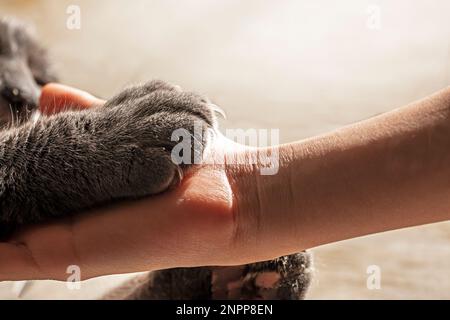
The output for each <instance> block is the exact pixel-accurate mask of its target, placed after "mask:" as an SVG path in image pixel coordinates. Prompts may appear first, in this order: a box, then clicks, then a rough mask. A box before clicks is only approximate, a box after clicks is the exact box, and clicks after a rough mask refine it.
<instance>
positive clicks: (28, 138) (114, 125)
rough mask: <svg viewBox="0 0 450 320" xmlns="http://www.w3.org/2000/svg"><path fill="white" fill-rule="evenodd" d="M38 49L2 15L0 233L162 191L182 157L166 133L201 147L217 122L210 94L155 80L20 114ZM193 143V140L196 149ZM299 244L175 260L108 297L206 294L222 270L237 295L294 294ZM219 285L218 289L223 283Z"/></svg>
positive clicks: (28, 99) (30, 90)
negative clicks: (81, 103) (244, 257)
mask: <svg viewBox="0 0 450 320" xmlns="http://www.w3.org/2000/svg"><path fill="white" fill-rule="evenodd" d="M55 79H56V77H54V75H53V73H52V71H51V66H50V64H49V62H48V58H47V55H46V52H45V49H43V48H42V47H41V46H40V45H39V44H38V42H37V41H36V40H35V38H34V37H33V35H32V32H31V31H30V29H29V28H28V27H27V26H26V25H24V24H22V23H20V22H17V21H15V20H12V19H0V123H6V124H8V126H7V127H5V129H4V130H0V236H3V237H7V236H8V234H9V233H10V232H12V231H13V230H14V229H16V228H17V227H20V226H22V225H29V224H34V223H40V222H43V221H46V220H48V219H51V218H56V217H64V216H67V215H72V214H76V213H78V212H81V211H84V210H87V209H90V208H93V207H97V206H101V205H108V204H111V203H114V202H116V201H119V200H123V199H135V198H141V197H145V196H150V195H154V194H157V193H160V192H163V191H165V190H167V189H168V188H170V187H171V186H172V185H175V184H177V182H178V181H179V179H181V178H182V172H183V171H185V170H188V169H189V165H188V164H181V165H180V166H178V165H176V164H174V162H173V161H172V160H171V157H170V153H171V150H172V148H173V147H174V145H175V144H176V143H177V142H173V141H171V135H172V132H173V131H174V130H176V129H179V128H184V129H186V130H188V131H189V132H190V133H191V134H192V135H194V134H196V135H195V136H194V138H195V139H193V140H192V141H194V140H196V141H197V142H199V145H197V146H196V149H195V150H194V145H193V144H191V145H189V147H190V148H191V149H192V151H193V152H192V154H195V152H199V153H200V154H201V153H202V152H203V148H204V147H205V146H206V145H207V143H208V142H209V141H208V140H209V139H210V136H209V135H205V134H203V135H198V134H197V133H198V132H195V131H194V124H198V123H200V124H201V127H202V129H203V132H205V131H206V130H207V129H215V128H216V120H215V115H214V112H213V109H212V108H211V106H210V104H209V101H208V100H207V99H206V98H204V97H202V96H200V95H197V94H195V93H191V92H184V91H181V90H180V89H179V88H178V87H175V86H172V85H170V84H168V83H165V82H162V81H151V82H148V83H146V84H143V85H138V86H132V87H130V88H127V89H125V90H124V91H122V92H121V93H119V94H118V95H117V96H115V97H113V98H112V99H110V100H109V101H108V102H107V103H106V104H105V105H104V106H98V107H95V108H92V109H90V110H86V111H81V112H71V111H66V112H63V113H60V114H58V115H54V116H51V117H41V118H39V119H38V120H36V121H27V120H28V119H29V118H30V113H31V112H33V111H34V110H36V108H37V101H38V97H39V93H40V86H42V85H44V84H46V83H48V82H50V81H54V80H55ZM198 147H200V149H198ZM310 263H311V259H310V256H309V255H308V254H307V253H300V254H296V255H292V256H288V257H282V258H279V259H276V260H273V261H270V262H261V263H255V264H250V265H247V266H243V267H227V268H190V269H189V268H181V269H170V270H163V271H157V272H152V273H150V275H149V276H145V277H144V278H142V279H143V280H141V281H138V280H134V281H133V282H132V283H131V285H130V284H128V285H126V286H124V287H123V288H121V289H118V291H117V292H114V293H112V295H111V296H110V297H121V298H133V299H169V298H170V299H172V298H176V299H212V298H214V297H215V296H214V290H219V291H221V292H222V291H223V290H228V286H227V283H224V284H220V285H218V284H217V283H216V284H214V281H215V280H214V279H215V278H216V276H217V275H220V274H222V273H224V274H229V273H230V271H231V272H232V273H233V272H237V273H236V279H234V280H233V281H235V282H236V281H238V282H239V283H242V284H243V286H242V291H239V298H248V299H253V298H264V297H272V298H279V299H299V298H302V297H303V296H304V293H305V292H306V289H307V287H308V285H309V282H310V273H308V272H307V270H308V269H309V267H310ZM272 271H273V272H276V273H278V274H279V275H280V281H279V282H277V283H276V284H274V287H273V288H272V289H271V291H270V290H269V291H270V294H269V291H267V288H265V289H264V290H266V291H264V292H262V291H261V288H259V287H258V286H255V279H256V277H257V275H258V274H260V273H264V272H272ZM221 287H224V288H221Z"/></svg>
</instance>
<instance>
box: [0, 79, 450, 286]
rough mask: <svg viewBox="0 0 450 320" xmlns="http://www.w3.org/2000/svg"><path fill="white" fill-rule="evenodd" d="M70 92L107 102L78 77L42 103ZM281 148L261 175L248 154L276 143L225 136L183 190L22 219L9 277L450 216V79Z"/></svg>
mask: <svg viewBox="0 0 450 320" xmlns="http://www.w3.org/2000/svg"><path fill="white" fill-rule="evenodd" d="M61 101H64V103H61ZM68 102H69V104H70V105H74V106H75V105H78V106H79V107H80V108H86V107H89V106H91V105H93V104H98V103H101V101H100V100H98V99H97V98H94V97H92V96H89V95H87V94H86V93H83V92H80V91H74V90H72V89H71V88H68V87H63V86H60V85H54V84H51V85H48V86H47V87H45V88H44V90H43V93H42V97H41V108H42V109H43V110H47V111H44V112H46V113H52V112H57V111H58V109H59V108H61V106H62V105H67V103H68ZM52 104H53V105H52ZM48 110H50V111H48ZM274 148H276V151H278V152H279V155H280V168H279V172H278V174H276V175H272V176H263V175H260V171H259V167H260V166H259V165H258V164H253V165H252V164H250V162H249V161H245V160H246V159H247V160H248V159H249V158H250V157H252V156H254V155H255V154H257V153H258V152H261V151H267V150H262V149H254V148H248V147H244V146H241V145H237V144H234V143H232V142H230V141H227V140H226V139H225V138H222V137H220V138H219V139H218V141H217V142H216V143H215V144H214V146H213V150H212V152H211V154H210V159H209V160H210V161H208V164H203V165H201V166H199V167H198V168H196V170H195V171H194V172H192V173H191V174H190V175H189V176H187V177H185V179H184V181H183V182H182V184H181V185H180V186H179V187H178V188H176V189H174V190H171V191H169V192H167V193H165V194H162V195H159V196H155V197H152V198H149V199H144V200H141V201H137V202H132V203H124V204H122V205H119V206H115V207H111V208H106V209H102V210H97V211H95V212H89V213H86V214H84V215H81V216H77V217H74V218H72V219H70V220H69V219H67V220H60V221H55V222H54V223H51V224H46V225H42V226H38V227H32V228H28V229H25V230H22V231H21V232H19V233H17V234H16V235H14V236H13V237H12V238H11V239H10V240H9V241H8V242H5V243H0V280H25V279H57V280H65V279H67V277H68V274H67V273H66V268H67V267H68V266H69V265H78V266H80V268H81V272H82V274H81V276H82V278H83V279H87V278H92V277H96V276H100V275H107V274H115V273H126V272H137V271H147V270H152V269H165V268H171V267H192V266H201V265H240V264H246V263H251V262H254V261H259V260H269V259H273V258H276V257H278V256H282V255H286V254H291V253H294V252H299V251H301V250H304V249H306V248H312V247H316V246H319V245H323V244H327V243H331V242H336V241H340V240H344V239H350V238H354V237H359V236H364V235H368V234H373V233H378V232H383V231H388V230H394V229H399V228H405V227H410V226H416V225H421V224H427V223H433V222H438V221H445V220H448V219H449V218H450V197H449V193H450V183H449V181H450V166H449V165H448V164H449V163H450V87H447V88H446V89H444V90H442V91H440V92H438V93H436V94H434V95H432V96H429V97H427V98H425V99H424V100H421V101H418V102H416V103H413V104H411V105H408V106H405V107H402V108H399V109H396V110H394V111H392V112H389V113H386V114H384V115H381V116H378V117H375V118H372V119H369V120H366V121H363V122H360V123H357V124H354V125H351V126H348V127H345V128H342V129H340V130H337V131H334V132H331V133H329V134H326V135H323V136H319V137H314V138H311V139H308V140H304V141H299V142H295V143H291V144H286V145H281V146H277V147H274ZM274 150H275V149H272V150H271V151H274ZM237 158H238V159H241V160H243V161H239V163H241V164H232V163H233V159H237ZM224 159H225V161H223V160H224ZM215 162H216V163H224V162H225V163H226V164H225V165H222V164H214V163H215ZM242 163H244V164H242Z"/></svg>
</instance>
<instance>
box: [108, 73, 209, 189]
mask: <svg viewBox="0 0 450 320" xmlns="http://www.w3.org/2000/svg"><path fill="white" fill-rule="evenodd" d="M102 109H103V111H105V109H106V112H105V113H104V114H103V117H106V120H107V121H106V122H105V123H110V124H111V128H110V130H109V134H110V135H113V136H112V137H111V138H112V139H116V140H117V145H118V147H122V148H123V147H125V149H128V152H129V160H128V163H129V168H128V169H129V172H128V179H127V180H128V181H130V184H131V185H130V188H129V190H130V192H131V193H133V194H130V195H128V194H124V195H123V196H125V197H128V196H142V195H147V194H155V193H159V192H162V191H164V190H166V189H168V188H169V187H170V186H172V185H176V184H177V182H179V181H180V179H181V177H182V172H183V171H184V170H186V169H187V168H189V167H190V166H191V165H192V164H193V163H195V161H196V160H198V158H199V157H200V158H201V157H202V155H203V152H204V149H205V147H206V146H207V145H208V143H209V142H210V140H211V138H212V136H211V134H210V131H211V130H210V129H214V128H215V127H216V119H215V108H214V106H213V105H211V104H210V102H209V100H208V99H207V98H205V97H203V96H201V95H198V94H196V93H192V92H185V91H182V90H181V89H180V88H179V87H177V86H174V85H171V84H168V83H166V82H163V81H158V80H157V81H151V82H148V83H145V84H142V85H137V86H133V87H129V88H127V89H125V90H124V91H123V92H121V93H120V94H118V95H117V96H115V97H113V98H112V99H111V100H109V101H108V102H107V103H106V104H105V106H104V107H103V108H102ZM174 148H176V150H174ZM175 151H176V152H175ZM136 193H137V194H136Z"/></svg>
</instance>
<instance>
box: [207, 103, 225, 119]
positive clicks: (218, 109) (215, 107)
mask: <svg viewBox="0 0 450 320" xmlns="http://www.w3.org/2000/svg"><path fill="white" fill-rule="evenodd" d="M209 106H210V107H211V109H212V110H213V111H214V112H215V113H216V114H217V115H218V116H220V117H221V118H223V119H226V118H227V114H226V113H225V111H224V110H223V109H222V108H221V107H219V106H218V105H216V104H214V103H210V104H209Z"/></svg>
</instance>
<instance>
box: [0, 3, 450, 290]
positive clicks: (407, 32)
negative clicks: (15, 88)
mask: <svg viewBox="0 0 450 320" xmlns="http://www.w3.org/2000/svg"><path fill="white" fill-rule="evenodd" d="M69 5H78V6H79V7H80V9H81V29H80V30H69V29H67V28H66V20H67V18H68V14H67V13H66V9H67V7H68V6H69ZM0 12H1V14H2V15H13V16H17V17H20V18H23V19H25V20H28V21H31V22H33V23H34V24H35V25H36V26H37V30H38V33H39V34H40V36H41V39H42V41H43V42H44V43H45V44H46V45H47V46H48V47H49V48H51V53H52V55H53V57H54V61H55V63H56V66H57V69H58V71H59V73H60V76H61V80H62V81H63V82H65V83H67V84H71V85H75V86H78V87H80V88H83V89H86V90H89V91H91V92H93V93H95V94H98V95H101V96H103V97H108V96H110V95H112V94H113V93H115V92H116V91H118V90H120V88H122V87H123V86H124V85H125V84H127V83H129V82H138V81H143V80H147V79H150V78H162V79H165V80H168V81H171V82H175V83H178V84H180V85H181V86H183V87H185V88H189V89H195V90H197V91H200V92H202V93H205V94H207V95H208V96H210V97H211V98H212V99H213V100H214V101H215V102H216V103H217V104H218V105H220V106H222V107H223V108H224V109H225V110H226V111H227V114H228V119H229V120H227V121H224V122H223V123H222V127H223V128H236V127H238V128H280V130H281V140H282V142H287V141H292V140H297V139H301V138H305V137H308V136H311V135H315V134H319V133H322V132H325V131H328V130H332V129H334V128H338V127H340V126H343V125H346V124H349V123H352V122H354V121H357V120H361V119H363V118H367V117H370V116H372V115H375V114H378V113H381V112H384V111H387V110H390V109H393V108H395V107H398V106H401V105H404V104H406V103H408V102H411V101H413V100H415V99H418V98H421V97H423V96H426V95H428V94H430V93H432V92H434V91H436V90H438V89H440V88H443V87H445V86H448V85H449V84H450V16H449V12H450V2H449V1H447V0H414V1H413V0H396V1H393V0H384V1H383V0H371V1H367V0H347V1H339V2H338V1H332V0H329V1H325V0H310V1H302V0H285V1H275V0H272V1H262V0H247V1H237V0H223V1H213V0H209V1H206V0H192V1H175V0H159V1H144V0H134V1H127V0H95V1H93V0H91V1H88V0H83V1H81V0H80V1H75V0H72V1H66V0H63V1H61V0H42V1H41V0H22V1H19V0H10V1H9V0H2V1H1V2H0ZM377 13H379V15H377ZM377 17H378V18H379V19H378V18H377ZM378 27H379V28H378ZM317 232H320V230H317ZM314 252H315V255H316V278H315V281H314V284H313V288H312V290H311V293H310V295H309V298H313V299H325V298H336V299H341V298H347V299H348V298H350V299H373V298H383V299H398V298H406V299H419V298H420V299H431V298H437V299H450V223H441V224H435V225H430V226H424V227H419V228H412V229H408V230H401V231H396V232H389V233H386V234H381V235H375V236H370V237H365V238H361V239H355V240H351V241H346V242H342V243H338V244H333V245H328V246H324V247H321V248H317V249H315V250H314ZM370 265H378V266H379V267H380V268H381V276H382V278H381V289H380V290H369V289H367V286H366V280H367V276H368V275H367V274H366V270H367V267H368V266H370ZM126 277H128V276H115V277H106V278H99V279H94V280H91V281H87V282H84V283H83V284H82V287H81V290H68V289H67V288H66V286H65V284H61V283H55V282H49V281H42V282H35V283H33V285H32V286H31V287H29V288H28V289H26V290H25V292H24V294H23V296H22V298H25V299H37V298H46V299H47V298H48V299H50V298H59V299H70V298H74V299H78V298H86V299H91V298H95V297H97V296H98V295H99V294H101V293H102V292H104V291H105V290H107V288H110V287H113V286H114V285H116V284H117V283H118V282H120V281H122V280H123V278H126ZM12 287H13V284H12V283H10V282H5V283H1V284H0V298H7V299H14V298H16V296H15V294H14V292H13V291H12Z"/></svg>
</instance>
